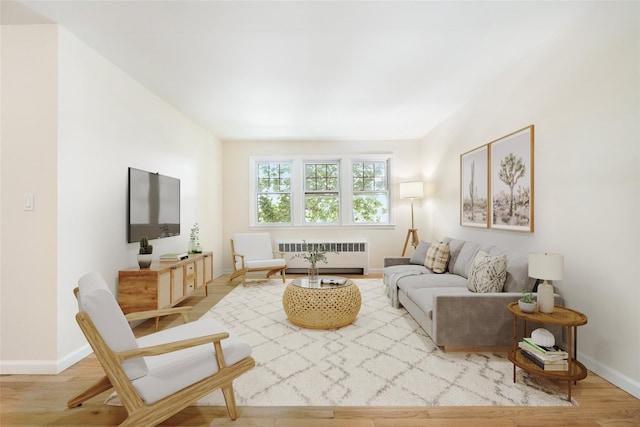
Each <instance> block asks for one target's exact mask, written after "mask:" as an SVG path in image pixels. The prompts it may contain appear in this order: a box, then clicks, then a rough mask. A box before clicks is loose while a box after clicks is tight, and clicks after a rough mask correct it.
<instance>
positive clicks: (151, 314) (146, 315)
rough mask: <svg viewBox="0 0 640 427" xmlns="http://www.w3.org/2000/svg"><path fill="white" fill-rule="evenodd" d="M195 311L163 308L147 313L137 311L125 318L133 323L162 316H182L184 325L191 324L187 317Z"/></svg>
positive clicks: (189, 308)
mask: <svg viewBox="0 0 640 427" xmlns="http://www.w3.org/2000/svg"><path fill="white" fill-rule="evenodd" d="M192 309H193V307H191V306H184V307H171V308H162V309H160V310H147V311H136V312H134V313H129V314H126V315H125V317H126V318H127V321H129V322H133V321H134V320H144V319H151V318H152V317H160V316H170V315H172V314H179V315H181V316H182V320H184V323H189V318H188V317H187V313H188V312H190V311H191V310H192Z"/></svg>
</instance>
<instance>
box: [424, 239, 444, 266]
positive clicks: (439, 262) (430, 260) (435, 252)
mask: <svg viewBox="0 0 640 427" xmlns="http://www.w3.org/2000/svg"><path fill="white" fill-rule="evenodd" d="M449 252H450V248H449V242H446V243H442V242H433V243H431V246H429V249H428V250H427V256H426V257H425V259H424V266H425V267H427V268H428V269H429V270H431V271H433V272H434V273H444V272H445V271H447V263H448V262H449Z"/></svg>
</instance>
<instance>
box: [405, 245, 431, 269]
mask: <svg viewBox="0 0 640 427" xmlns="http://www.w3.org/2000/svg"><path fill="white" fill-rule="evenodd" d="M430 245H431V244H430V243H427V242H425V241H423V240H420V243H419V244H418V247H417V248H416V250H415V251H414V252H413V255H412V256H411V259H410V260H409V264H416V265H424V260H425V258H426V257H427V250H429V246H430Z"/></svg>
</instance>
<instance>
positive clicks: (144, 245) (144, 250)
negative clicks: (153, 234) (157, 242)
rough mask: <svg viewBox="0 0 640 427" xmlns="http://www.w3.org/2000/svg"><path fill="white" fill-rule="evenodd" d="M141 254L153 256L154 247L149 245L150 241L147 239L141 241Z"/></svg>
mask: <svg viewBox="0 0 640 427" xmlns="http://www.w3.org/2000/svg"><path fill="white" fill-rule="evenodd" d="M138 253H139V254H141V255H143V254H152V253H153V245H150V244H149V240H147V238H146V237H143V238H141V239H140V251H139V252H138Z"/></svg>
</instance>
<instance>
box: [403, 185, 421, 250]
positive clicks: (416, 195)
mask: <svg viewBox="0 0 640 427" xmlns="http://www.w3.org/2000/svg"><path fill="white" fill-rule="evenodd" d="M423 197H424V185H423V184H422V182H421V181H420V182H402V183H400V198H401V199H411V228H410V229H409V231H407V237H406V238H405V239H404V247H403V248H402V256H404V254H405V252H406V251H407V244H408V243H409V238H411V246H413V247H414V248H416V247H417V246H418V243H420V238H419V237H418V229H417V228H416V227H415V225H414V223H413V201H414V200H415V199H422V198H423Z"/></svg>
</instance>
